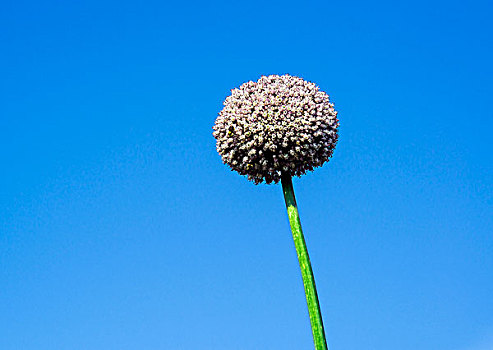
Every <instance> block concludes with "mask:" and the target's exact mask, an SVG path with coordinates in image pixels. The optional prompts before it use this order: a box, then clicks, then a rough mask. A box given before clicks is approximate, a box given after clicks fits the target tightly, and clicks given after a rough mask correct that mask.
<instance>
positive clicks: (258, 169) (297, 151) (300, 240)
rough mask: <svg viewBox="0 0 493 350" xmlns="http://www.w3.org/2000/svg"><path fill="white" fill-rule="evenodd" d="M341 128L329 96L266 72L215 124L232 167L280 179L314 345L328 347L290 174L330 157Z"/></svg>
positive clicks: (230, 100) (231, 99)
mask: <svg viewBox="0 0 493 350" xmlns="http://www.w3.org/2000/svg"><path fill="white" fill-rule="evenodd" d="M338 127H339V120H338V119H337V112H336V111H335V110H334V105H333V104H332V103H330V102H329V96H328V95H327V94H326V93H325V92H323V91H321V90H320V89H319V87H318V86H317V85H316V84H314V83H311V82H308V81H306V80H303V79H301V78H298V77H295V76H291V75H288V74H286V75H281V76H279V75H269V76H262V77H261V78H260V79H259V80H258V81H256V82H253V81H249V82H247V83H244V84H243V85H241V86H240V87H239V88H237V89H233V90H231V95H230V96H228V97H227V98H226V100H225V101H224V108H223V109H222V110H221V112H219V115H218V117H217V119H216V123H215V125H214V127H213V129H214V132H213V135H214V137H215V138H216V148H217V151H218V153H219V154H220V155H221V157H222V160H223V162H224V163H225V164H227V165H228V166H229V167H230V168H231V170H234V171H237V172H238V173H239V174H241V175H246V176H247V178H248V180H250V181H253V182H254V183H255V184H260V183H262V182H264V181H265V182H266V183H267V184H271V183H276V184H277V183H278V182H279V181H281V184H282V189H283V194H284V199H285V202H286V208H287V212H288V217H289V223H290V226H291V231H292V233H293V239H294V243H295V247H296V252H297V255H298V260H299V263H300V268H301V275H302V278H303V284H304V287H305V295H306V301H307V305H308V313H309V316H310V322H311V326H312V333H313V340H314V343H315V349H316V350H322V349H327V342H326V340H325V333H324V327H323V323H322V315H321V313H320V306H319V302H318V296H317V289H316V286H315V279H314V277H313V272H312V267H311V263H310V258H309V256H308V250H307V248H306V244H305V239H304V237H303V232H302V230H301V223H300V218H299V215H298V208H297V205H296V199H295V196H294V190H293V183H292V177H293V176H298V177H299V176H301V175H303V174H305V173H306V172H307V171H312V170H313V169H314V168H316V167H319V166H322V165H323V164H324V163H325V162H327V161H328V160H329V159H330V158H331V157H332V153H333V151H334V148H335V146H336V143H337V139H338Z"/></svg>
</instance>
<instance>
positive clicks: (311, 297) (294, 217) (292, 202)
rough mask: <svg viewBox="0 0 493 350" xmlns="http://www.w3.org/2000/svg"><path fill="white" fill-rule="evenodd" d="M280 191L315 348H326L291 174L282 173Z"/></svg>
mask: <svg viewBox="0 0 493 350" xmlns="http://www.w3.org/2000/svg"><path fill="white" fill-rule="evenodd" d="M281 183H282V191H283V193H284V200H285V201H286V209H287V210H288V217H289V224H290V226H291V231H292V232H293V239H294V245H295V247H296V253H297V254H298V261H299V262H300V268H301V276H302V277H303V285H304V286H305V295H306V303H307V304H308V314H309V315H310V323H311V325H312V334H313V342H314V343H315V349H316V350H327V341H326V340H325V332H324V325H323V322H322V314H321V313H320V305H319V303H318V295H317V288H316V286H315V278H314V277H313V271H312V265H311V263H310V257H309V256H308V250H307V248H306V243H305V238H304V237H303V231H302V230H301V222H300V216H299V214H298V207H297V205H296V198H295V197H294V189H293V182H292V180H291V176H286V175H283V176H282V178H281Z"/></svg>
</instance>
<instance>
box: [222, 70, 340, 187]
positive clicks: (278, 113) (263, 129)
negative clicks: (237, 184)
mask: <svg viewBox="0 0 493 350" xmlns="http://www.w3.org/2000/svg"><path fill="white" fill-rule="evenodd" d="M338 127H339V120H338V119H337V112H336V111H335V110H334V105H333V104H332V103H330V102H329V96H328V95H327V94H326V93H325V92H323V91H320V89H319V87H318V86H317V85H315V84H314V83H311V82H308V81H306V80H303V79H301V78H298V77H294V76H291V75H288V74H286V75H281V76H279V75H269V76H262V77H261V78H260V79H259V80H258V81H257V82H253V81H249V82H247V83H244V84H243V85H241V86H240V87H239V88H237V89H233V90H231V95H230V96H228V97H227V98H226V100H225V101H224V108H223V109H222V110H221V112H219V115H218V117H217V119H216V123H215V125H214V127H213V129H214V132H213V135H214V137H215V138H216V141H217V142H216V148H217V151H218V153H219V154H220V155H221V157H222V160H223V162H224V163H225V164H227V165H228V166H229V167H230V168H231V169H232V170H235V171H237V172H238V173H240V174H241V175H247V176H248V180H250V181H253V182H255V184H259V183H261V182H263V181H265V182H266V183H268V184H270V183H272V182H274V183H278V182H279V180H280V179H281V174H288V175H290V176H301V175H303V174H305V173H306V172H307V171H312V170H313V169H314V168H316V167H319V166H321V165H322V164H324V163H325V162H327V161H328V160H329V159H330V157H332V153H333V151H334V148H335V146H336V143H337V138H338V133H337V129H338Z"/></svg>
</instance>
